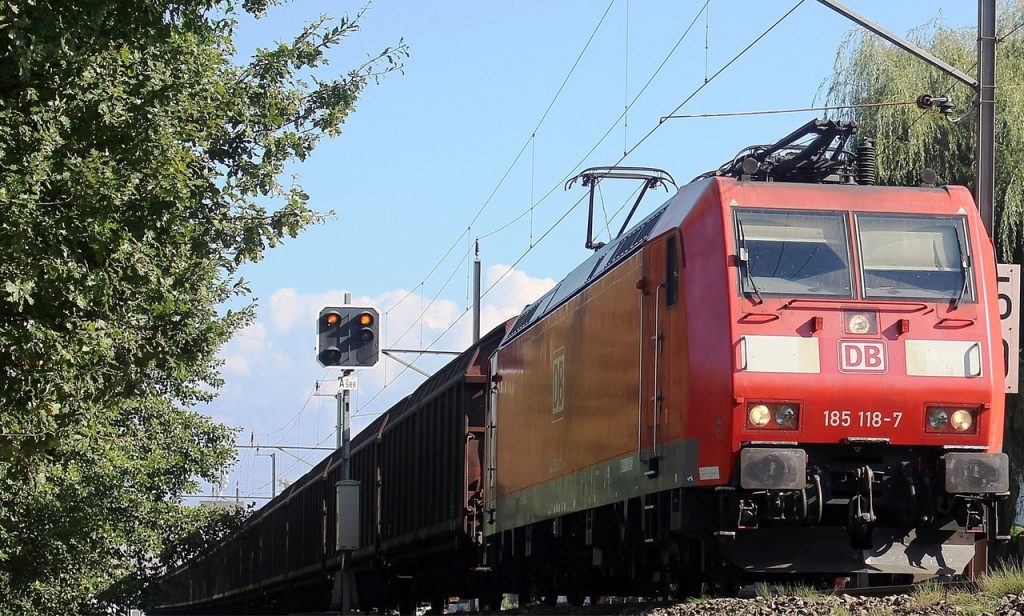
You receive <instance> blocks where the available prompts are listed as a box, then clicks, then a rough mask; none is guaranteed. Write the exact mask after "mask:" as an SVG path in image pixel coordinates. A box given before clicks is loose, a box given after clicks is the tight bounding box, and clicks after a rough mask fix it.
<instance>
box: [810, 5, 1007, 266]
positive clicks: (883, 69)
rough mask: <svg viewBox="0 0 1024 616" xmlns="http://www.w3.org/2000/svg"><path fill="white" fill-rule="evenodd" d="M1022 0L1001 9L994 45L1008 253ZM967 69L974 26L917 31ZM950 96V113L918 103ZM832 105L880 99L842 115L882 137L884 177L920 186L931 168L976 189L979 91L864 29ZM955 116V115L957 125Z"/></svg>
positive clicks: (846, 50)
mask: <svg viewBox="0 0 1024 616" xmlns="http://www.w3.org/2000/svg"><path fill="white" fill-rule="evenodd" d="M1022 20H1024V2H1022V1H1021V0H1013V1H1011V2H1004V3H1003V4H1002V5H1001V6H1000V10H999V12H998V25H997V32H999V33H1006V34H1009V36H1005V37H1004V38H1001V40H1000V41H999V43H998V45H997V48H996V54H997V57H996V73H997V74H996V84H997V99H996V191H995V203H996V211H997V215H998V221H997V233H996V236H997V239H998V244H999V252H1000V254H999V256H1000V258H1002V259H1011V258H1012V257H1013V255H1014V254H1019V253H1021V251H1022V247H1024V176H1022V174H1021V173H1020V171H1021V165H1022V163H1021V161H1024V81H1022V80H1021V77H1020V75H1024V29H1022V30H1016V31H1014V28H1016V27H1017V25H1019V24H1020V23H1022ZM909 38H910V39H911V40H913V41H914V42H915V43H916V44H917V45H919V46H920V47H923V48H924V49H926V50H928V51H930V52H931V53H932V54H933V55H935V56H937V57H939V58H941V59H943V60H945V61H946V62H948V63H949V64H951V65H953V66H956V67H958V68H959V69H960V70H962V71H964V72H966V73H968V74H971V73H973V72H974V71H975V69H976V67H977V31H976V30H975V29H974V28H973V27H971V28H964V29H954V28H949V27H947V26H945V25H944V24H943V22H942V21H941V20H940V19H936V20H933V21H932V22H930V23H928V24H926V25H924V26H921V27H920V28H917V29H916V30H915V31H913V32H911V34H910V37H909ZM925 93H928V94H932V95H935V96H942V95H947V96H950V97H952V99H953V101H954V103H955V104H956V109H955V110H954V111H953V113H952V114H951V115H950V116H949V117H946V116H943V115H942V114H940V113H938V112H937V111H929V112H922V111H921V110H920V109H918V108H917V107H916V106H915V105H913V101H914V100H915V99H916V98H917V97H918V96H919V95H921V94H925ZM825 94H826V98H827V101H828V104H834V105H875V104H879V103H884V104H889V105H890V106H884V107H863V108H857V109H850V110H846V111H842V112H840V115H841V116H843V117H844V118H845V119H852V120H855V121H857V123H858V129H857V130H858V133H859V135H860V137H861V138H864V137H871V138H873V139H875V142H876V145H877V148H878V174H879V182H880V183H883V184H893V185H904V186H913V185H916V184H918V183H919V182H920V181H921V179H920V178H921V171H922V170H923V169H924V168H925V167H930V168H932V169H934V170H935V171H936V173H937V175H938V180H939V182H940V183H947V184H960V185H963V186H967V187H968V188H970V189H971V190H972V191H973V190H974V183H975V170H974V155H975V133H976V126H975V123H976V115H975V113H974V109H973V103H974V101H975V99H976V95H975V93H974V92H973V90H972V89H971V88H970V87H969V86H967V85H966V84H963V83H961V82H960V81H957V80H956V79H954V78H953V77H951V76H949V75H946V74H945V73H942V72H941V71H939V70H938V69H936V68H933V67H932V66H931V65H929V64H926V63H925V62H923V61H922V60H919V59H918V58H916V57H914V56H912V55H910V54H909V53H907V52H905V51H902V50H900V49H898V48H896V47H894V46H892V45H890V44H889V43H887V42H885V41H884V40H882V39H881V38H879V37H877V36H875V35H874V34H870V33H868V32H865V31H863V30H859V29H858V30H854V31H852V32H851V33H850V34H848V35H847V37H846V39H845V41H844V42H843V44H842V45H841V46H840V49H839V51H838V53H837V55H836V62H835V71H834V74H833V76H832V77H831V78H830V79H829V80H828V81H827V82H826V85H825ZM954 120H956V121H954Z"/></svg>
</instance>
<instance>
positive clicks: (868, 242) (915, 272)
mask: <svg viewBox="0 0 1024 616" xmlns="http://www.w3.org/2000/svg"><path fill="white" fill-rule="evenodd" d="M857 230H858V234H859V236H860V255H861V263H862V267H863V270H864V273H863V276H862V278H863V284H864V297H870V298H879V299H891V298H896V297H908V298H914V299H953V300H955V301H956V302H957V303H959V302H960V301H964V300H966V301H974V288H973V285H972V284H971V276H970V253H969V252H968V243H967V235H966V233H965V230H964V220H963V218H958V217H948V216H888V215H867V214H858V215H857Z"/></svg>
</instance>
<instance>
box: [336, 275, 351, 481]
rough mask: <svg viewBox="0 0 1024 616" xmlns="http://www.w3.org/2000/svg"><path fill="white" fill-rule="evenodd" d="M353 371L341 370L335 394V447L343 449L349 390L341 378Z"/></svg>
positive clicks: (347, 295) (347, 299)
mask: <svg viewBox="0 0 1024 616" xmlns="http://www.w3.org/2000/svg"><path fill="white" fill-rule="evenodd" d="M351 303H352V294H351V293H349V292H347V291H346V292H345V301H344V304H345V305H346V306H348V305H349V304H351ZM351 372H352V371H351V370H342V371H341V376H340V377H338V393H337V395H335V399H336V400H337V401H338V423H337V425H336V426H334V447H335V449H343V441H344V440H345V439H344V434H343V432H344V429H345V423H346V421H345V408H346V405H347V404H348V397H347V396H348V392H347V391H343V390H342V389H341V379H342V378H343V377H345V376H347V375H349V374H351ZM341 455H342V460H343V461H345V462H347V461H348V456H347V455H345V452H344V451H343V452H342V454H341ZM342 479H348V475H343V476H342Z"/></svg>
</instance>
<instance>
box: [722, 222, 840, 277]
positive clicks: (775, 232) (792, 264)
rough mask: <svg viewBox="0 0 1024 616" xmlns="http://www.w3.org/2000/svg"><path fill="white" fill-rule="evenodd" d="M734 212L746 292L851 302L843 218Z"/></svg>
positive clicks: (741, 271) (741, 272) (741, 270)
mask: <svg viewBox="0 0 1024 616" xmlns="http://www.w3.org/2000/svg"><path fill="white" fill-rule="evenodd" d="M735 212H736V241H737V244H738V246H737V248H738V254H739V257H740V285H741V289H742V291H743V293H745V294H752V295H756V296H760V295H814V296H819V295H821V296H829V297H853V285H852V283H851V281H850V247H849V244H848V241H847V232H846V218H845V216H843V214H841V213H839V212H796V211H792V210H747V209H737V210H735Z"/></svg>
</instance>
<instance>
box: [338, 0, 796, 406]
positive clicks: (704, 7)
mask: <svg viewBox="0 0 1024 616" xmlns="http://www.w3.org/2000/svg"><path fill="white" fill-rule="evenodd" d="M805 1H806V0H799V1H798V2H797V3H796V4H794V5H793V7H792V8H790V9H789V10H788V11H786V13H784V14H783V15H782V16H781V17H779V18H778V19H777V20H776V21H775V22H774V23H772V25H771V26H769V27H768V28H767V29H766V30H765V31H764V32H762V33H761V34H760V35H758V36H757V37H756V38H754V40H752V41H751V42H750V43H749V44H748V45H747V46H746V47H744V48H743V49H742V50H740V52H739V53H737V54H736V55H735V56H733V57H732V58H731V59H730V60H729V61H728V62H726V63H725V64H724V65H722V67H721V68H719V69H718V70H717V71H715V73H714V74H712V75H711V76H710V77H709V78H707V80H706V81H704V83H702V84H700V85H699V86H698V87H697V88H696V89H695V90H694V91H693V92H692V93H691V94H690V95H689V96H687V97H686V98H685V99H683V101H682V102H680V103H679V104H678V105H676V107H675V109H673V110H672V112H671V113H670V114H669V115H674V114H675V113H676V112H678V111H679V110H680V109H682V108H683V106H684V105H686V103H688V102H689V101H690V100H692V99H693V98H694V97H695V96H696V95H697V94H698V93H699V92H700V91H701V90H703V89H704V88H705V87H706V86H707V85H708V84H709V83H711V82H712V81H714V80H715V78H717V77H718V76H719V75H721V74H722V73H724V72H725V70H726V69H728V68H729V67H730V66H732V65H733V64H734V63H735V62H736V61H737V60H739V59H740V58H741V57H742V56H744V55H745V54H746V53H747V52H748V51H750V49H752V48H753V47H754V46H755V45H756V44H757V43H759V42H760V41H761V40H762V39H763V38H764V37H765V36H767V35H768V34H769V33H770V32H772V31H773V30H774V29H775V28H776V27H778V26H779V24H781V23H782V22H783V21H785V20H786V18H788V17H789V16H790V15H792V14H793V12H794V11H796V9H797V8H799V7H800V6H801V5H802V4H803V3H804V2H805ZM708 2H710V0H708ZM708 2H705V3H704V5H703V7H702V8H701V12H703V11H704V10H705V9H706V8H707V5H708ZM701 12H698V13H697V15H696V16H695V17H694V20H693V21H692V22H691V23H690V27H688V28H687V30H686V32H689V31H690V29H691V28H692V26H693V24H694V23H696V21H697V19H698V18H699V17H700V15H701ZM686 32H684V33H683V36H682V37H680V41H677V44H676V46H675V47H673V49H672V52H674V51H675V49H676V47H678V45H679V42H681V40H682V38H683V37H685V36H686ZM672 52H670V55H671V53H672ZM667 59H668V58H666V60H665V61H663V62H662V64H661V65H660V66H659V67H658V69H657V70H656V71H655V73H654V75H652V77H651V79H650V80H648V82H647V84H645V85H644V88H642V89H641V91H640V92H639V93H638V94H637V97H636V98H634V101H633V102H636V100H637V99H638V98H639V97H640V95H641V94H642V93H643V91H644V90H645V89H646V88H647V85H649V84H650V83H651V81H652V80H653V79H654V76H656V75H657V73H658V72H659V71H660V70H661V68H662V67H663V66H664V64H665V62H667ZM623 114H625V110H624V111H623ZM623 114H620V116H619V118H617V119H616V121H615V123H614V124H612V126H611V127H609V129H608V131H606V132H605V134H604V135H603V136H602V137H601V139H600V140H599V141H598V142H597V143H596V144H595V145H594V147H593V148H591V150H590V152H588V153H587V155H586V156H585V157H584V158H583V160H586V158H587V157H589V155H590V153H592V152H593V151H594V150H596V149H597V147H598V146H599V145H600V144H601V143H602V142H603V141H604V139H606V138H607V137H608V135H609V134H610V133H611V131H612V130H614V128H615V126H617V125H618V121H619V120H620V119H622V117H623ZM662 124H664V120H663V119H662V120H660V121H659V122H658V123H657V124H656V125H655V126H654V128H652V129H651V130H650V131H648V132H647V134H645V135H644V136H643V137H642V138H641V139H640V140H639V141H637V142H636V143H635V144H634V145H633V147H632V148H630V149H629V150H627V151H626V152H625V153H624V154H623V156H622V157H621V158H619V160H618V161H617V162H616V163H615V164H616V165H618V164H619V163H620V162H622V161H623V160H624V159H625V158H626V157H628V156H629V154H631V153H632V152H634V151H635V150H636V148H638V147H639V146H640V145H641V144H642V143H644V141H646V140H647V139H648V138H650V136H651V135H653V134H654V133H655V131H657V130H658V128H660V127H661V125H662ZM582 162H583V161H582V160H581V162H580V163H577V165H576V166H575V167H574V168H573V171H572V172H570V174H569V175H568V176H567V179H568V177H572V173H573V172H575V170H576V169H577V168H578V167H579V165H580V164H582ZM563 182H564V181H563ZM560 185H561V183H559V184H556V186H555V187H554V188H552V189H551V190H549V191H548V192H547V193H546V194H545V195H544V196H543V197H541V201H543V200H544V199H546V198H547V197H548V196H549V195H550V194H552V193H553V192H554V190H556V189H557V187H558V186H560ZM585 198H586V195H584V196H583V197H581V198H580V199H579V200H578V201H577V202H576V203H575V204H573V206H572V207H570V208H569V209H568V210H566V211H565V213H563V214H562V216H561V217H560V218H559V219H558V220H556V221H555V222H554V223H553V224H552V225H551V226H550V227H548V229H547V230H546V231H545V232H544V234H543V235H541V236H540V238H538V240H537V242H536V244H534V245H533V246H531V247H529V248H527V249H526V251H524V252H523V254H521V255H520V256H519V258H517V259H516V261H515V262H514V263H513V264H512V265H511V266H510V267H509V268H508V269H507V270H506V271H505V272H504V273H503V274H502V275H501V276H499V277H498V279H497V280H495V281H494V283H492V284H491V285H490V286H489V287H488V288H487V291H485V292H484V293H482V294H481V296H480V298H481V299H483V297H485V296H486V295H487V293H488V292H490V291H491V289H493V288H494V287H495V285H497V284H498V283H499V282H501V281H502V280H503V279H504V278H505V276H507V275H508V274H509V272H511V271H512V270H513V269H515V267H516V266H517V265H518V264H519V263H520V262H521V261H522V260H523V259H524V258H525V257H526V255H527V254H529V253H530V252H531V251H532V250H533V247H534V246H536V245H537V244H539V243H540V242H541V241H542V240H543V239H544V238H545V237H546V236H547V235H548V234H549V233H551V232H552V231H553V230H554V229H555V228H556V227H557V226H558V225H559V224H561V222H562V221H564V220H565V218H566V217H567V216H568V215H569V214H570V213H571V212H572V211H573V210H575V209H576V208H577V207H578V206H579V204H580V203H582V202H583V200H584V199H585ZM538 203H540V202H538ZM528 212H529V210H527V211H526V212H523V213H521V214H520V215H519V216H517V217H516V219H514V220H518V219H521V218H522V217H523V216H525V215H526V214H527V213H528ZM511 224H512V222H509V223H505V224H504V225H502V226H501V227H499V228H498V229H496V230H494V231H491V232H489V233H487V234H484V235H481V236H480V239H483V238H485V237H488V236H490V235H494V234H495V233H497V232H498V231H500V230H503V229H505V228H507V227H508V226H510V225H511ZM469 312H470V310H469V309H467V310H465V311H464V312H462V313H461V314H460V315H459V316H458V317H456V318H455V320H454V321H453V322H452V323H451V324H450V325H449V326H448V328H446V329H445V330H444V331H443V332H441V334H439V335H438V336H437V337H436V338H435V339H434V341H433V342H431V343H430V344H429V345H427V347H426V348H425V349H424V351H426V350H429V349H430V348H431V347H432V346H433V345H434V344H435V343H436V342H437V341H438V340H440V339H441V337H443V336H444V335H445V334H447V333H448V331H450V330H451V329H452V328H453V327H455V325H456V324H457V323H458V322H459V321H460V320H461V319H462V318H463V317H464V316H465V315H466V314H468V313H469ZM422 355H423V353H422V352H421V353H420V354H419V355H417V356H416V357H414V358H413V359H412V360H410V363H414V362H415V361H416V360H417V359H419V358H420V357H422ZM407 370H408V368H407V367H406V368H404V369H402V370H401V371H399V373H398V374H397V375H396V376H395V377H394V379H392V380H391V381H390V382H386V383H385V384H384V386H383V387H381V388H380V390H378V391H377V392H376V393H375V394H374V395H373V396H371V397H370V399H369V400H367V401H366V402H365V403H363V404H362V405H361V406H360V407H359V409H357V411H356V413H357V414H358V413H360V412H361V411H363V410H364V409H365V408H366V407H367V406H368V405H369V404H370V403H372V402H373V401H374V400H375V399H376V398H377V397H378V396H380V394H382V393H383V392H384V391H385V390H387V388H388V387H389V386H390V385H391V384H392V383H394V382H395V381H397V380H398V378H399V377H401V376H402V375H403V374H404V373H405V372H406V371H407Z"/></svg>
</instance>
